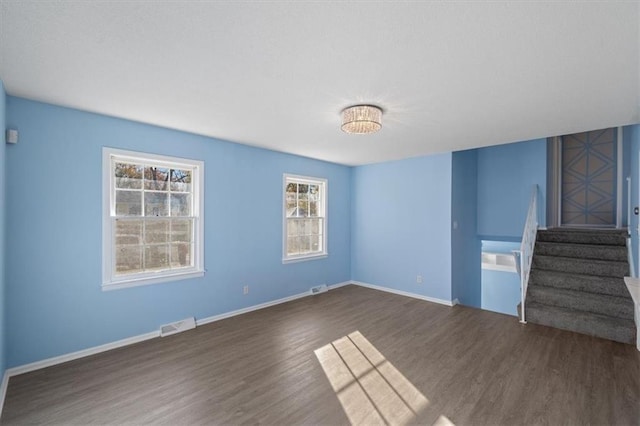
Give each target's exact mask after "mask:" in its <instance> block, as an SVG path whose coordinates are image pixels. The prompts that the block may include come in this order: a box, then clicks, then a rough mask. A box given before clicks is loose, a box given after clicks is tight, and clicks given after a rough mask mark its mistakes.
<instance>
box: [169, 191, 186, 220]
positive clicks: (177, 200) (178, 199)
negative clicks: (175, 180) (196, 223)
mask: <svg viewBox="0 0 640 426" xmlns="http://www.w3.org/2000/svg"><path fill="white" fill-rule="evenodd" d="M171 216H191V194H174V193H172V194H171Z"/></svg>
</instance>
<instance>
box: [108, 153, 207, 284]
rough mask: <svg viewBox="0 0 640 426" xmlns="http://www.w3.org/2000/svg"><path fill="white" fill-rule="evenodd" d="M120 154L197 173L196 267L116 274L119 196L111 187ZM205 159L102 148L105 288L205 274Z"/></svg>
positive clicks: (130, 158) (123, 157)
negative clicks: (115, 224)
mask: <svg viewBox="0 0 640 426" xmlns="http://www.w3.org/2000/svg"><path fill="white" fill-rule="evenodd" d="M114 157H116V158H117V159H119V160H129V161H132V162H148V161H152V162H153V163H155V164H158V165H167V166H174V167H175V166H184V167H188V168H193V169H194V173H196V174H197V177H195V178H194V179H193V182H192V185H193V194H194V195H195V196H194V198H195V199H194V206H193V213H194V216H196V219H195V222H196V230H195V231H194V232H195V238H196V242H195V244H194V260H193V267H192V268H184V269H180V270H172V271H158V272H147V273H140V274H135V275H134V274H132V275H130V276H124V277H116V276H114V274H113V261H114V259H113V241H112V236H113V221H112V215H113V214H114V213H115V197H112V196H111V195H112V194H111V190H112V188H113V186H114V182H113V179H114V177H113V176H112V171H111V160H112V158H114ZM203 221H204V162H203V161H199V160H191V159H186V158H180V157H170V156H164V155H158V154H148V153H143V152H135V151H125V150H121V149H114V148H107V147H103V148H102V290H103V291H107V290H116V289H121V288H128V287H137V286H141V285H149V284H157V283H163V282H168V281H177V280H184V279H188V278H197V277H202V276H204V272H205V270H204V222H203Z"/></svg>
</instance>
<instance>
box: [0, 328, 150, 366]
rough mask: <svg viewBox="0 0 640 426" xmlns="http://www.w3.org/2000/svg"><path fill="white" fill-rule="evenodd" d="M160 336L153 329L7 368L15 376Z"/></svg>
mask: <svg viewBox="0 0 640 426" xmlns="http://www.w3.org/2000/svg"><path fill="white" fill-rule="evenodd" d="M158 336H160V331H152V332H150V333H145V334H139V335H137V336H133V337H128V338H126V339H122V340H117V341H115V342H111V343H105V344H104V345H99V346H94V347H92V348H87V349H82V350H79V351H76V352H71V353H68V354H64V355H59V356H54V357H52V358H46V359H43V360H41V361H36V362H32V363H29V364H24V365H20V366H18V367H12V368H9V369H7V371H6V373H8V374H9V377H13V376H17V375H19V374H24V373H29V372H31V371H35V370H40V369H41V368H46V367H51V366H52V365H57V364H62V363H63V362H69V361H73V360H75V359H79V358H84V357H87V356H90V355H95V354H99V353H101V352H106V351H110V350H111V349H116V348H121V347H123V346H129V345H133V344H134V343H139V342H144V341H145V340H149V339H154V338H156V337H158Z"/></svg>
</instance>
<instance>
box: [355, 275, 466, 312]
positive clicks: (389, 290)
mask: <svg viewBox="0 0 640 426" xmlns="http://www.w3.org/2000/svg"><path fill="white" fill-rule="evenodd" d="M351 283H352V284H355V285H358V286H360V287H366V288H370V289H373V290H380V291H386V292H387V293H393V294H399V295H400V296H406V297H412V298H414V299H420V300H425V301H427V302H432V303H438V304H440V305H445V306H455V305H457V304H458V303H459V301H458V299H454V300H445V299H438V298H437V297H430V296H424V295H422V294H416V293H410V292H408V291H402V290H396V289H395V288H389V287H382V286H379V285H374V284H368V283H363V282H360V281H351Z"/></svg>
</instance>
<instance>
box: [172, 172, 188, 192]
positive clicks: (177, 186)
mask: <svg viewBox="0 0 640 426" xmlns="http://www.w3.org/2000/svg"><path fill="white" fill-rule="evenodd" d="M171 190H172V191H180V192H191V170H180V169H171Z"/></svg>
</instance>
